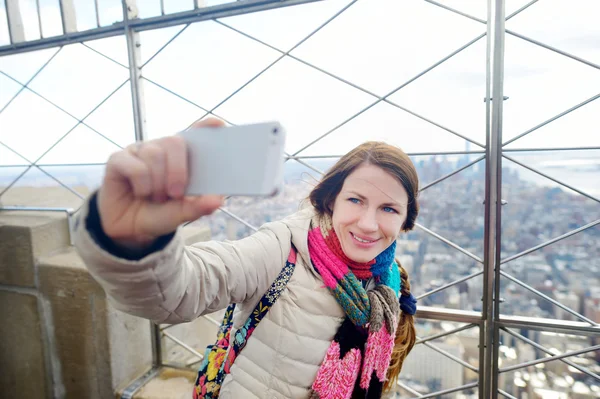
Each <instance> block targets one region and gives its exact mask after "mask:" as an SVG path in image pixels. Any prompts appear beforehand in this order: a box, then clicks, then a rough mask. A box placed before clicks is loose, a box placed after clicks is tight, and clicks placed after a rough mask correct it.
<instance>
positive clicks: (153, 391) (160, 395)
mask: <svg viewBox="0 0 600 399" xmlns="http://www.w3.org/2000/svg"><path fill="white" fill-rule="evenodd" d="M195 381H196V372H194V371H188V370H182V369H175V368H170V367H163V368H161V369H160V371H159V372H158V374H157V375H156V376H155V377H154V378H152V379H150V380H149V381H148V382H146V383H145V384H144V385H143V386H142V387H141V388H140V389H139V390H138V391H137V392H136V393H135V394H134V395H133V398H134V399H190V398H191V397H192V392H193V391H192V390H193V389H194V382H195ZM122 394H123V391H120V392H117V398H120V397H121V395H122Z"/></svg>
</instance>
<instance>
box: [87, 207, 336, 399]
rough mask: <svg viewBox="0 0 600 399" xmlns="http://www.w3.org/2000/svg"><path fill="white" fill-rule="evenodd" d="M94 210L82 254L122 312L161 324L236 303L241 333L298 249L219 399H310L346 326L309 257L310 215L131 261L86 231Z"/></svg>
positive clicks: (175, 242)
mask: <svg viewBox="0 0 600 399" xmlns="http://www.w3.org/2000/svg"><path fill="white" fill-rule="evenodd" d="M88 205H89V203H86V204H85V205H84V207H83V208H82V210H81V213H80V216H79V221H80V223H77V225H78V227H77V228H76V232H75V246H76V248H77V250H78V252H79V254H80V255H81V257H82V258H83V260H84V261H85V263H86V265H87V267H88V268H89V270H90V272H91V274H92V275H93V276H94V277H95V279H96V280H97V281H98V282H99V283H100V284H101V285H102V287H103V288H104V290H105V291H106V293H107V295H108V297H109V299H110V300H111V302H112V303H113V304H114V305H115V307H116V308H118V309H120V310H122V311H124V312H127V313H130V314H132V315H136V316H140V317H144V318H148V319H151V320H153V321H154V322H156V323H181V322H186V321H190V320H193V319H195V318H197V317H199V316H201V315H203V314H206V313H211V312H213V311H216V310H220V309H224V308H225V307H227V305H228V304H229V303H231V302H235V303H238V304H239V305H238V310H237V311H236V313H235V315H234V327H235V328H239V327H240V326H241V325H243V324H244V322H245V321H246V318H247V317H248V315H249V314H250V312H251V311H252V310H253V308H254V306H255V305H256V303H258V301H259V300H260V298H261V297H262V295H263V294H264V293H265V292H266V291H267V289H268V288H269V286H270V285H271V283H272V282H273V280H274V279H275V277H276V276H277V275H278V274H279V272H280V271H281V269H282V267H283V266H284V264H285V261H286V259H287V256H288V254H289V251H290V248H291V243H292V242H293V243H294V245H295V246H296V248H297V249H298V257H297V263H296V269H295V271H294V274H293V276H292V278H291V280H290V281H289V283H288V285H287V289H286V290H284V291H283V293H282V295H281V296H280V298H279V299H278V300H277V302H276V303H275V305H274V306H273V307H272V308H271V309H270V310H269V312H268V313H267V315H266V316H265V318H264V319H263V320H262V321H261V322H260V324H259V325H258V327H257V328H256V330H255V331H254V333H253V334H252V336H251V338H250V339H249V340H248V343H247V345H246V347H245V348H244V349H243V350H242V352H241V353H240V355H239V356H238V358H237V359H236V360H235V363H234V365H233V367H232V369H231V374H230V375H228V376H227V377H226V379H225V381H224V383H223V387H222V389H221V395H220V397H221V398H222V399H232V398H236V399H237V398H261V399H264V398H268V399H274V398H298V399H300V398H307V397H308V391H309V389H310V387H311V385H312V383H313V381H314V379H315V376H316V374H317V371H318V369H319V366H320V365H321V362H322V361H323V358H324V357H325V353H326V351H327V348H328V347H329V344H330V343H331V341H332V340H333V337H334V335H335V333H336V331H337V329H338V327H339V326H340V324H341V323H342V321H343V320H344V311H343V309H342V308H341V307H340V306H339V305H338V303H337V302H336V300H335V299H334V297H333V296H332V295H331V294H330V292H329V291H328V290H327V289H326V288H325V287H324V284H323V281H322V279H321V278H320V276H319V275H318V274H317V273H316V272H315V271H314V269H313V267H312V265H311V262H310V259H309V256H308V244H307V232H308V229H309V224H310V220H311V218H312V216H313V213H314V210H313V209H312V208H306V209H304V210H302V211H300V212H298V213H296V214H294V215H292V216H290V217H288V218H286V219H284V220H283V221H279V222H272V223H268V224H266V225H264V226H262V227H261V228H260V230H259V231H258V232H256V233H255V234H253V235H251V236H249V237H247V238H244V239H242V240H239V241H235V242H216V241H210V242H203V243H198V244H195V245H192V246H184V245H183V243H182V240H181V237H180V234H179V233H177V234H176V235H175V237H174V238H173V239H172V240H171V241H170V242H169V243H168V244H167V245H166V247H165V248H164V249H163V250H161V251H159V252H154V253H152V254H150V255H148V256H146V257H144V258H142V259H141V260H136V261H129V260H125V259H120V258H117V257H115V256H113V255H111V254H110V253H108V252H106V251H105V250H103V249H102V248H101V247H100V246H99V245H98V244H97V243H96V242H95V240H94V239H93V238H92V236H91V235H90V233H89V231H88V230H87V229H86V228H84V227H83V226H84V225H85V223H84V222H83V221H85V220H87V215H88V210H89V208H88ZM190 395H191V393H190ZM190 397H191V396H190Z"/></svg>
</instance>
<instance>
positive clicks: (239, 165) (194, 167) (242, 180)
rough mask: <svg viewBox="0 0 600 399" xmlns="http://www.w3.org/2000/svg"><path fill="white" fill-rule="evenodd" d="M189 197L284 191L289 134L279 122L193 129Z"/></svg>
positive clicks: (189, 143)
mask: <svg viewBox="0 0 600 399" xmlns="http://www.w3.org/2000/svg"><path fill="white" fill-rule="evenodd" d="M179 134H180V135H182V136H183V138H184V139H185V141H186V143H187V146H188V165H189V184H188V187H187V190H186V195H203V194H220V195H243V196H274V195H276V194H277V193H278V192H279V191H281V189H282V188H283V168H284V162H285V161H284V148H285V136H286V133H285V130H284V128H283V127H282V126H281V125H280V124H279V123H278V122H267V123H257V124H251V125H239V126H229V127H219V128H211V127H202V128H192V129H189V130H186V131H183V132H180V133H179Z"/></svg>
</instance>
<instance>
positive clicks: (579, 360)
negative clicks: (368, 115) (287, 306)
mask: <svg viewBox="0 0 600 399" xmlns="http://www.w3.org/2000/svg"><path fill="white" fill-rule="evenodd" d="M472 160H474V158H472V156H468V155H465V156H459V157H454V158H451V157H447V156H432V157H413V162H414V163H415V166H416V167H417V170H418V173H419V177H420V180H421V185H422V186H424V185H426V184H428V183H430V182H432V181H435V180H436V179H439V178H440V177H442V176H445V175H447V174H449V173H451V172H452V171H454V170H456V169H457V168H460V167H462V166H464V165H466V164H467V163H469V162H471V161H472ZM334 161H335V159H331V160H327V159H325V160H323V159H317V160H312V159H309V160H307V161H306V162H307V163H308V164H310V165H311V166H312V167H313V168H314V169H316V170H320V171H324V170H327V168H329V167H330V166H331V165H332V164H333V162H334ZM507 163H508V162H507ZM53 168H54V169H53ZM598 168H599V166H598V165H595V164H594V163H592V164H591V167H590V166H589V165H588V166H587V167H586V168H583V169H580V170H578V171H577V173H575V174H573V178H572V179H569V180H570V181H571V180H573V181H583V182H588V183H589V186H588V187H577V186H576V187H577V188H578V189H580V190H582V191H583V192H588V193H590V192H592V191H593V190H594V183H593V182H594V181H597V176H598V174H599V173H600V170H599V169H598ZM11 169H12V175H9V173H8V172H11ZM78 169H79V170H80V171H82V174H81V175H78V174H77V172H75V171H76V170H78ZM46 170H47V171H48V172H49V173H50V174H52V176H54V177H56V178H57V179H59V180H60V181H62V182H63V183H65V184H66V185H67V186H69V187H71V188H72V189H74V190H75V191H77V192H79V193H81V195H83V196H85V195H86V194H87V193H89V192H91V191H92V190H93V189H95V188H96V187H97V186H98V185H99V182H100V180H101V177H102V173H103V168H102V167H100V166H94V167H91V166H89V167H84V168H81V167H80V168H65V167H49V168H46ZM526 172H527V171H524V170H522V169H519V168H515V167H511V166H510V165H505V166H504V168H503V174H502V178H503V185H502V199H503V200H504V201H505V205H504V206H503V207H502V240H501V242H502V245H501V251H502V255H501V258H502V259H506V258H508V257H511V256H514V255H517V254H519V253H521V252H523V251H526V250H528V249H530V248H532V247H535V246H537V245H540V244H544V243H545V242H547V241H549V240H551V239H553V238H556V237H559V236H561V235H563V234H565V233H568V232H570V231H572V230H574V229H577V228H579V227H581V226H584V225H586V224H587V223H590V222H593V221H595V220H598V219H600V206H599V204H598V203H597V202H596V201H594V200H592V199H590V198H586V197H584V196H582V195H579V194H577V193H575V192H573V191H571V190H569V189H567V188H561V187H559V186H558V185H556V184H554V183H552V185H541V184H539V183H540V181H539V180H535V179H532V178H528V175H527V173H526ZM563 172H564V171H563ZM569 173H573V171H572V170H570V171H569ZM594 176H596V179H595V180H594ZM15 177H16V176H14V168H0V192H1V191H3V189H2V187H7V186H8V184H10V181H11V180H13V179H14V178H15ZM318 178H319V173H318V172H316V171H315V170H313V169H311V168H308V167H306V166H304V165H301V164H300V163H298V162H296V161H288V163H287V164H286V174H285V188H284V191H283V192H282V193H281V194H279V195H278V196H276V197H273V198H268V199H264V198H248V197H232V198H229V199H228V200H227V202H226V205H225V208H226V209H227V210H228V211H229V212H231V213H233V214H235V215H236V216H238V217H240V218H241V219H243V220H244V221H246V222H247V223H248V224H250V225H252V226H255V227H259V226H260V225H262V224H263V223H267V222H271V221H274V220H279V219H282V218H285V217H286V216H288V215H290V214H292V213H294V212H296V211H297V210H299V209H300V208H301V207H302V206H303V205H302V204H303V201H305V199H306V197H307V196H308V193H309V192H310V189H311V188H312V187H314V185H315V184H316V182H317V181H318ZM484 182H485V162H484V161H480V162H478V163H475V164H474V165H472V166H470V167H468V168H466V169H465V170H463V171H462V172H460V173H458V174H455V175H453V176H452V177H450V178H448V179H445V180H443V181H441V182H439V183H437V184H434V185H432V186H430V187H428V188H426V189H425V190H423V191H422V192H421V194H420V198H419V200H420V205H421V211H420V214H419V217H418V219H417V222H418V223H419V224H420V225H421V226H424V227H426V228H427V229H429V230H432V231H434V232H435V233H437V234H439V235H440V236H442V237H444V238H446V239H448V240H450V241H451V242H453V243H454V244H456V245H458V246H460V247H461V248H462V249H464V250H465V251H467V252H468V253H470V254H472V255H473V256H468V255H466V254H464V253H462V252H460V251H458V250H456V249H454V248H452V247H450V246H449V245H447V244H446V243H444V242H442V241H441V240H439V239H437V238H436V237H433V236H432V235H430V234H428V233H426V232H425V231H423V230H422V229H420V228H416V229H415V230H413V231H411V232H409V233H407V234H405V235H404V236H402V237H401V238H400V239H399V242H398V243H399V245H398V250H397V258H398V260H399V261H400V262H401V264H402V265H403V267H404V268H405V269H406V270H407V271H408V273H409V276H410V280H411V285H412V290H413V293H414V294H415V295H416V296H420V295H422V294H425V293H427V292H429V291H431V290H435V289H437V288H439V287H441V286H443V285H446V284H448V283H450V282H452V281H456V280H459V279H462V278H464V277H466V276H469V275H471V274H474V273H477V272H478V271H480V270H482V264H481V263H480V262H479V261H478V260H476V258H479V259H483V258H484V203H483V202H484ZM48 184H50V185H54V186H56V182H55V181H53V180H52V179H51V178H50V177H48V176H46V175H44V174H43V173H41V172H39V171H36V170H35V169H32V170H31V173H29V172H28V173H27V174H26V175H25V176H24V177H23V179H21V180H20V181H19V182H18V183H17V184H15V186H14V187H15V188H16V187H21V188H23V187H30V186H44V185H48ZM571 184H573V183H571ZM11 190H12V189H9V190H7V192H6V195H4V196H3V197H0V204H5V205H29V206H31V205H32V204H29V203H20V204H16V203H11V201H10V198H11V196H10V191H11ZM63 191H65V192H66V190H63ZM77 201H81V200H80V199H77ZM33 205H36V206H38V205H40V203H35V204H33ZM45 205H46V206H51V205H53V206H56V205H57V204H48V203H46V204H45ZM194 224H195V225H205V226H208V227H209V228H210V230H211V235H212V238H213V239H216V240H224V239H228V240H235V239H239V238H242V237H245V236H247V235H248V234H251V232H252V230H251V229H250V228H249V227H248V226H246V225H245V224H243V223H240V222H239V221H237V220H235V219H233V218H231V217H230V216H228V215H227V214H225V213H224V212H217V213H215V214H213V215H211V216H209V217H205V218H202V219H200V220H198V221H196V222H194ZM599 243H600V226H598V225H597V226H595V227H592V228H589V229H587V230H585V231H582V232H580V233H577V234H575V235H572V236H570V237H568V238H566V239H563V240H560V241H558V242H556V243H553V244H551V245H547V246H544V247H543V248H541V249H539V250H537V251H534V252H531V253H529V254H526V255H524V256H521V257H518V258H516V259H515V260H511V261H509V262H506V263H504V264H503V265H502V270H503V271H505V272H506V273H508V274H510V275H511V276H512V277H514V278H516V279H518V280H520V281H521V282H523V283H525V284H526V285H528V286H529V287H531V288H533V289H535V290H537V291H538V292H540V293H542V294H544V295H546V296H548V297H549V298H552V299H554V300H556V301H558V302H560V303H561V304H563V305H565V306H566V307H568V308H569V309H571V310H573V311H574V312H577V313H579V314H580V315H582V316H584V317H586V318H588V319H590V320H592V321H594V322H600V245H599ZM482 295H483V280H482V277H481V275H478V276H476V277H474V278H471V279H469V280H467V281H464V282H462V283H459V284H456V285H453V286H451V287H449V288H446V289H444V290H442V291H440V292H437V293H435V294H432V295H427V296H425V297H424V298H422V299H420V300H419V305H421V306H432V307H443V308H447V309H459V310H466V311H475V312H481V310H482V302H481V298H482ZM501 301H502V304H501V311H502V313H503V314H507V315H515V316H528V317H538V318H546V319H554V320H571V321H580V320H579V318H578V317H577V316H575V315H574V314H571V313H570V312H568V311H566V310H564V309H561V308H560V307H558V306H556V305H554V304H552V303H551V302H549V301H547V300H545V299H543V298H541V297H540V296H538V295H536V294H535V293H533V292H531V291H528V290H527V289H525V288H523V287H521V286H520V285H518V284H516V283H514V282H513V281H510V280H508V279H506V278H504V277H503V279H502V281H501ZM460 326H461V324H460V323H451V322H439V321H431V320H426V319H418V320H417V334H418V335H419V337H420V338H423V337H427V336H431V335H435V334H439V333H442V332H444V331H449V330H451V329H455V328H457V327H460ZM513 332H514V333H518V334H521V335H522V336H524V337H525V338H529V339H531V340H533V341H535V342H536V343H537V344H539V345H542V346H543V347H545V348H547V349H549V350H550V351H551V353H554V352H556V353H563V352H568V351H573V350H579V349H583V348H586V347H590V346H593V345H597V344H598V343H600V337H586V336H576V335H566V334H559V333H552V332H539V331H533V330H513ZM501 340H502V342H501V343H502V345H501V346H500V351H499V356H500V358H499V362H500V364H501V367H506V366H511V365H515V364H519V363H523V362H527V361H531V360H534V359H537V358H540V357H543V356H545V355H546V354H545V353H544V352H542V351H541V350H540V349H536V348H534V347H533V346H531V345H530V344H528V343H525V342H523V341H522V340H519V339H517V338H516V337H514V336H511V335H509V334H507V333H502V334H501ZM431 344H433V345H435V346H436V347H437V348H438V349H440V350H442V351H444V352H445V353H446V354H450V355H451V356H454V357H457V358H458V359H460V360H462V361H464V362H466V363H468V364H469V365H471V366H472V367H473V370H472V369H470V368H467V367H463V366H461V365H459V364H458V363H456V362H455V361H453V360H452V359H450V358H449V357H446V356H443V355H442V354H440V353H438V352H436V351H434V350H433V349H431V348H430V347H428V346H425V345H417V346H416V347H415V349H414V350H413V353H412V354H411V355H410V356H409V357H408V358H407V361H406V363H405V366H404V368H403V371H402V374H401V381H402V382H403V383H404V384H406V385H407V386H409V387H410V388H412V389H414V390H416V391H418V392H421V393H423V394H426V393H429V392H435V391H439V390H446V389H451V388H454V387H457V386H460V385H463V384H468V383H470V382H475V381H477V373H476V372H475V371H474V370H477V368H478V366H479V365H478V361H479V360H478V359H479V330H478V328H477V327H473V328H470V329H467V330H463V331H461V332H459V333H457V334H451V335H449V336H446V337H444V338H440V339H436V340H434V341H431ZM570 360H571V361H572V362H573V363H575V364H576V365H578V366H581V367H585V368H587V369H588V370H589V371H591V372H592V373H595V374H596V375H597V374H598V373H600V353H598V352H589V353H587V354H584V355H581V356H578V357H573V358H571V359H570ZM499 386H500V388H501V389H503V390H504V391H505V392H507V393H509V394H511V395H514V396H515V397H518V398H525V397H527V398H543V399H546V398H549V399H551V398H557V399H563V398H564V399H567V398H569V399H570V398H577V399H579V398H582V399H588V398H598V397H600V382H599V381H598V380H596V379H595V378H593V377H591V376H589V375H587V374H585V373H582V372H581V371H580V370H578V369H577V368H574V367H573V366H571V365H567V364H565V363H562V362H560V361H553V362H549V363H544V364H539V365H537V366H531V367H527V368H524V369H519V370H516V371H513V372H507V373H503V374H501V378H500V385H499ZM405 395H406V392H405V391H402V390H400V391H398V393H397V396H396V397H406V396H405ZM522 395H524V396H522ZM443 397H444V398H447V397H450V398H457V399H467V398H468V399H474V398H476V397H477V388H473V389H471V390H464V391H461V392H456V393H452V394H449V395H444V396H443Z"/></svg>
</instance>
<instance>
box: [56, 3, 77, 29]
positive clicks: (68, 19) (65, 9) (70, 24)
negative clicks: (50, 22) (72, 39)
mask: <svg viewBox="0 0 600 399" xmlns="http://www.w3.org/2000/svg"><path fill="white" fill-rule="evenodd" d="M58 5H59V7H60V18H61V22H62V29H63V34H65V35H66V34H67V33H72V32H77V13H76V12H75V6H74V5H73V0H60V1H59V2H58Z"/></svg>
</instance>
